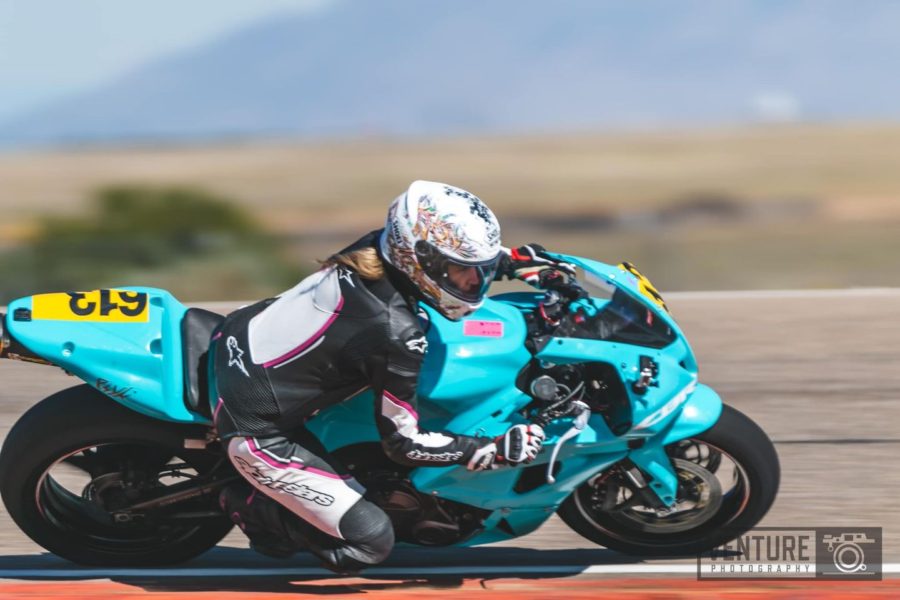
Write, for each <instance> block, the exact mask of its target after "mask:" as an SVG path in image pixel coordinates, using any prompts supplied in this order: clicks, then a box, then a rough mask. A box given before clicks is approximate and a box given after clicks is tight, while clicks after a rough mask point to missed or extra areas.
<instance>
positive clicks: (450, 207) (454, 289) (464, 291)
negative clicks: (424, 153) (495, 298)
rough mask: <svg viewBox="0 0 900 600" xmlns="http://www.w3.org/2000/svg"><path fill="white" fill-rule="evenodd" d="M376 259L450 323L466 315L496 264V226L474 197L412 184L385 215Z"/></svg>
mask: <svg viewBox="0 0 900 600" xmlns="http://www.w3.org/2000/svg"><path fill="white" fill-rule="evenodd" d="M380 245H381V254H382V255H383V256H384V258H385V260H387V261H388V262H389V263H390V264H391V265H392V266H393V267H394V268H396V269H397V270H399V271H400V272H401V273H403V274H404V275H405V276H406V277H408V278H409V280H410V281H411V282H412V284H413V285H414V286H415V287H416V288H417V289H418V291H419V292H420V295H421V297H422V298H423V299H424V300H425V301H426V302H427V303H429V304H430V305H431V306H433V307H434V308H435V309H436V310H437V311H438V312H440V313H441V314H442V315H444V316H445V317H447V318H448V319H451V320H454V321H456V320H459V319H461V318H463V317H464V316H466V315H468V314H470V313H471V312H473V311H474V310H476V309H477V308H478V307H480V306H481V305H482V303H483V302H484V296H485V294H486V293H487V289H488V287H489V286H490V284H491V282H492V281H493V280H494V274H495V273H496V271H497V265H498V263H499V261H500V254H501V249H500V224H499V223H498V222H497V218H496V217H495V216H494V213H492V212H491V210H490V209H489V208H488V207H487V206H486V205H485V204H484V202H482V201H481V200H480V199H479V198H478V197H477V196H475V195H474V194H470V193H469V192H467V191H465V190H462V189H460V188H457V187H453V186H450V185H446V184H444V183H436V182H433V181H414V182H413V183H412V185H410V186H409V189H408V190H406V192H405V193H404V194H401V195H400V196H398V197H397V198H396V199H395V200H394V201H393V202H392V203H391V206H390V208H389V209H388V215H387V221H386V222H385V227H384V232H383V233H382V235H381V240H380Z"/></svg>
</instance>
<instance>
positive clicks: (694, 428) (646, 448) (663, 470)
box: [628, 384, 722, 507]
mask: <svg viewBox="0 0 900 600" xmlns="http://www.w3.org/2000/svg"><path fill="white" fill-rule="evenodd" d="M721 415H722V399H721V398H720V397H719V395H718V394H717V393H716V392H715V391H714V390H713V389H712V388H711V387H709V386H706V385H703V384H697V387H696V388H695V389H694V392H693V393H692V394H691V395H690V397H689V398H688V399H687V401H686V402H685V403H684V404H683V405H682V406H681V409H680V410H679V411H677V412H676V413H675V416H674V417H673V418H672V419H671V420H670V421H669V422H668V423H667V424H666V425H665V427H664V428H663V429H662V431H660V432H659V433H658V434H657V435H655V436H653V437H652V438H649V439H647V440H646V442H645V443H644V444H643V445H642V446H641V447H640V448H636V449H634V450H632V451H631V452H630V453H629V454H628V458H630V459H631V461H632V462H633V463H634V464H635V465H636V466H637V467H638V469H640V471H641V472H642V473H643V474H644V475H645V476H646V477H645V479H644V481H643V482H642V481H640V478H637V477H635V479H637V481H634V480H633V481H632V483H635V484H636V485H637V487H638V488H639V489H648V490H650V491H652V492H653V494H654V495H655V496H656V498H658V499H659V502H662V503H663V505H665V506H667V507H671V506H672V505H674V504H675V501H676V499H677V497H678V474H677V473H676V472H675V468H674V467H673V466H672V460H671V459H670V458H669V455H668V454H667V453H666V446H668V445H669V444H671V443H673V442H678V441H680V440H683V439H686V438H689V437H691V436H694V435H697V434H699V433H703V432H704V431H706V430H707V429H709V428H710V427H712V426H713V425H715V424H716V422H717V421H718V420H719V417H720V416H721ZM641 483H644V484H645V486H644V488H641V486H640V484H641Z"/></svg>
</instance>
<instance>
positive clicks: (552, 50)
mask: <svg viewBox="0 0 900 600" xmlns="http://www.w3.org/2000/svg"><path fill="white" fill-rule="evenodd" d="M898 27H900V3H898V2H891V1H885V2H881V1H867V2H853V3H851V2H846V1H844V0H834V1H829V0H807V1H790V0H786V1H776V0H755V1H749V0H748V1H737V0H732V1H728V0H723V1H721V2H710V1H708V0H702V1H701V0H682V1H681V2H672V1H669V0H644V1H640V2H632V1H628V0H621V1H616V2H609V1H602V0H556V1H554V2H547V1H546V0H453V1H450V2H432V1H422V0H356V1H350V0H344V1H342V2H340V1H339V2H335V3H334V4H333V5H331V6H329V7H328V8H327V9H324V10H322V11H319V12H316V13H312V14H296V15H295V14H284V15H281V16H280V17H278V18H275V19H272V20H267V21H264V22H260V23H256V24H254V25H253V26H250V27H248V28H246V29H243V30H240V31H237V32H234V33H232V34H231V35H229V36H226V37H223V38H221V39H219V40H217V41H215V42H213V43H211V44H209V45H206V46H204V47H199V48H195V49H193V50H190V51H187V52H183V53H181V54H177V55H174V56H170V57H168V58H165V59H163V60H159V61H157V62H154V63H151V64H147V65H145V66H144V67H142V68H139V69H137V70H135V71H133V72H131V73H130V74H128V75H126V76H123V77H121V78H119V79H117V80H115V81H112V82H111V83H109V84H107V85H105V86H102V87H100V88H98V89H95V90H93V91H91V92H89V93H87V94H83V95H80V96H76V97H71V98H68V99H66V100H65V101H61V102H59V103H57V104H55V105H52V106H49V107H46V108H43V109H41V110H36V111H34V112H31V113H28V114H23V115H19V116H18V117H16V118H13V119H9V120H7V121H5V122H3V123H0V142H2V143H6V144H16V143H34V142H37V143H42V142H59V141H76V140H77V141H99V140H122V139H159V138H176V139H178V138H182V139H183V138H209V137H217V136H269V135H295V134H298V135H309V136H333V135H340V136H347V135H351V136H355V135H430V134H464V133H471V132H479V133H484V132H487V133H496V132H525V131H529V132H533V131H551V130H557V129H565V130H577V129H579V128H598V127H622V126H625V127H628V126H645V125H656V124H660V123H715V122H744V121H750V120H754V119H758V118H766V117H768V118H783V119H789V118H793V117H795V116H799V117H801V118H806V119H834V118H845V117H850V118H854V117H856V118H860V117H861V118H881V117H898V116H900V105H898V103H897V98H898V97H900V77H897V73H898V72H900V69H898V67H900V35H897V31H898Z"/></svg>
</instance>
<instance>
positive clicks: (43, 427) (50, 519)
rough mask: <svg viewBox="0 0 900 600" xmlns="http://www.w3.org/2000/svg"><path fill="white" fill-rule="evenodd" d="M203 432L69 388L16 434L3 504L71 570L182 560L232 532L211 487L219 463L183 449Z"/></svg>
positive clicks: (0, 486) (4, 455)
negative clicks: (84, 566)
mask: <svg viewBox="0 0 900 600" xmlns="http://www.w3.org/2000/svg"><path fill="white" fill-rule="evenodd" d="M203 429H204V428H202V427H195V426H185V425H178V424H174V423H165V422H162V421H157V420H155V419H151V418H149V417H145V416H143V415H139V414H137V413H135V412H133V411H131V410H128V409H127V408H125V407H123V406H121V405H120V404H118V403H116V402H114V401H113V400H110V399H109V398H107V397H106V396H103V395H102V394H100V393H99V392H97V391H96V390H94V389H93V388H91V387H89V386H86V385H85V386H78V387H74V388H69V389H67V390H63V391H61V392H59V393H57V394H54V395H52V396H50V397H48V398H46V399H45V400H43V401H41V402H40V403H38V404H36V405H35V406H34V407H32V408H31V409H30V410H29V411H28V412H26V413H25V415H23V416H22V418H21V419H19V421H18V422H17V423H16V424H15V426H14V427H13V428H12V430H10V432H9V435H8V436H7V438H6V441H5V442H4V444H3V450H2V452H0V493H2V496H3V502H4V504H5V505H6V509H7V511H8V512H9V514H10V516H11V517H12V518H13V520H14V521H15V522H16V524H17V525H18V526H19V527H20V528H21V529H22V531H23V532H25V534H26V535H28V537H30V538H31V539H32V540H34V541H35V542H37V543H38V544H40V545H41V546H43V547H44V548H46V549H47V550H49V551H50V552H53V553H54V554H57V555H59V556H61V557H63V558H67V559H69V560H71V561H73V562H77V563H81V564H87V565H104V566H151V565H165V564H173V563H178V562H182V561H185V560H187V559H190V558H193V557H194V556H197V555H198V554H201V553H203V552H205V551H206V550H208V549H209V548H211V547H213V546H215V545H216V543H218V541H219V540H221V539H222V538H223V537H225V535H226V534H227V533H228V531H229V530H230V529H231V528H232V523H231V521H229V520H228V519H227V518H226V517H225V515H224V514H223V513H222V512H221V510H220V509H219V508H218V506H217V502H216V493H215V488H216V485H215V484H214V485H212V486H210V485H208V484H206V482H207V481H209V480H210V474H211V473H212V472H213V471H214V470H216V469H217V468H218V465H221V462H222V461H221V458H220V457H217V456H216V455H215V454H213V453H212V452H210V451H207V450H202V449H195V450H190V449H186V448H185V443H184V442H185V439H186V438H190V439H196V438H201V439H202V438H203V434H204V433H205V432H204V431H203ZM226 462H227V461H226ZM226 475H227V474H226ZM204 486H206V487H204ZM219 487H221V486H219ZM191 488H193V489H191ZM181 490H184V492H181ZM176 492H177V493H179V494H180V495H181V497H179V498H178V499H177V501H176V499H175V498H174V497H173V494H174V493H176ZM164 496H165V497H166V498H167V499H168V498H171V499H172V500H171V501H169V500H166V501H162V502H161V501H159V499H160V498H162V497H164ZM136 507H137V508H136Z"/></svg>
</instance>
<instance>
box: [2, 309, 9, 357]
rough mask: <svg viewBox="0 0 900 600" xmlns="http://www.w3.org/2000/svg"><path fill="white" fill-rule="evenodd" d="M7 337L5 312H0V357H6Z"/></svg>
mask: <svg viewBox="0 0 900 600" xmlns="http://www.w3.org/2000/svg"><path fill="white" fill-rule="evenodd" d="M7 348H9V338H7V337H6V313H0V358H6V349H7Z"/></svg>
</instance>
